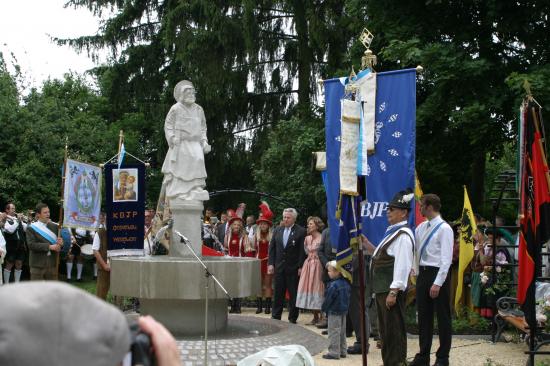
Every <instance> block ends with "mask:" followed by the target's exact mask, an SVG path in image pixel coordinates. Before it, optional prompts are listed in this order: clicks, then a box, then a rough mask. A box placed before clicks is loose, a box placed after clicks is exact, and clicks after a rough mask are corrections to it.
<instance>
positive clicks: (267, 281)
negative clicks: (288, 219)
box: [254, 201, 273, 314]
mask: <svg viewBox="0 0 550 366" xmlns="http://www.w3.org/2000/svg"><path fill="white" fill-rule="evenodd" d="M272 220H273V212H272V211H271V209H270V208H269V205H268V204H267V202H263V201H262V203H261V205H260V217H259V218H258V220H256V225H258V228H257V229H256V233H255V234H254V247H255V248H256V258H258V259H259V260H260V261H261V262H260V272H261V276H262V277H261V281H262V282H261V283H262V293H261V294H259V295H258V298H257V299H256V305H257V309H256V314H259V313H261V312H262V310H264V309H263V308H264V306H265V311H264V312H265V313H266V314H271V296H272V295H273V288H272V286H271V282H272V279H273V275H271V274H268V273H267V260H268V258H269V242H270V241H271V235H272V233H273V232H272V230H271V228H272V226H273V222H272Z"/></svg>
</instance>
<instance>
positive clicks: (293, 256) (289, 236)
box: [267, 208, 306, 323]
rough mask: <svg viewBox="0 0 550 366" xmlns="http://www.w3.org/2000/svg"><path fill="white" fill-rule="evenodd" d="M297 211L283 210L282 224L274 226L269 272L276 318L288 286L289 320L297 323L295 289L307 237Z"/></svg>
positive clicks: (303, 257)
mask: <svg viewBox="0 0 550 366" xmlns="http://www.w3.org/2000/svg"><path fill="white" fill-rule="evenodd" d="M297 217H298V212H296V210H295V209H293V208H286V209H285V210H284V211H283V221H282V226H279V227H277V228H275V230H274V231H273V236H272V238H271V242H270V243H269V259H268V267H267V273H268V274H274V275H275V276H274V280H275V293H274V297H273V313H272V315H271V317H272V318H273V319H278V320H281V315H282V313H283V301H284V298H285V293H286V291H287V290H288V293H289V295H290V299H289V302H288V321H289V322H291V323H296V320H297V319H298V315H299V311H298V308H296V292H297V291H298V280H299V277H300V272H301V270H302V264H303V263H304V261H305V259H306V253H305V251H304V239H305V236H306V230H305V229H304V228H303V227H301V226H299V225H297V224H296V218H297Z"/></svg>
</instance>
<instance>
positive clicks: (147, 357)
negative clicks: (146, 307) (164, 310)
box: [130, 323, 157, 366]
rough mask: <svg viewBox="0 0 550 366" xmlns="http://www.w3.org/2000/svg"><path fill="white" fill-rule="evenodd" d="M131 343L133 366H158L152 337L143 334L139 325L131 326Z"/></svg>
mask: <svg viewBox="0 0 550 366" xmlns="http://www.w3.org/2000/svg"><path fill="white" fill-rule="evenodd" d="M130 341H131V343H130V355H131V363H130V364H131V365H135V366H154V365H156V364H157V363H156V359H155V356H154V355H153V348H152V345H151V337H149V335H148V334H146V333H144V332H142V331H141V330H140V329H139V325H138V324H137V323H132V324H130Z"/></svg>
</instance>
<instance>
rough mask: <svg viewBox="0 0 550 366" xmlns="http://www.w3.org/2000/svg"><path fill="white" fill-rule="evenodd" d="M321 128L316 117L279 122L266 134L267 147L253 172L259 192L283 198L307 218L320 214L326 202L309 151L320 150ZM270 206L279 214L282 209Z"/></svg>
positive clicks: (319, 178)
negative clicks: (306, 215)
mask: <svg viewBox="0 0 550 366" xmlns="http://www.w3.org/2000/svg"><path fill="white" fill-rule="evenodd" d="M321 126H322V121H321V120H319V119H318V118H315V117H308V118H302V119H300V118H296V117H295V118H292V119H290V120H288V121H281V122H279V124H278V125H277V127H275V128H274V130H273V131H272V132H271V133H270V134H269V138H268V141H269V146H268V147H267V148H266V150H265V152H264V154H263V156H262V160H261V161H260V162H259V163H257V164H256V165H255V169H254V180H255V182H256V185H257V187H258V188H259V189H260V190H262V191H267V192H272V193H273V194H276V195H279V196H282V197H284V198H285V199H286V200H288V201H289V202H291V203H295V205H296V206H297V207H296V208H298V209H300V208H301V209H305V211H306V212H307V214H308V215H320V212H321V207H322V205H323V202H324V201H325V193H324V188H323V186H322V183H321V177H320V174H319V172H316V171H314V170H313V167H312V166H311V164H312V163H311V162H312V152H313V151H319V150H322V147H323V142H324V128H322V127H321ZM289 142H290V143H289ZM270 204H271V205H272V206H273V207H272V208H274V209H275V210H274V212H275V213H276V214H277V215H281V213H282V209H283V208H284V207H282V206H281V205H280V204H272V203H271V202H270ZM304 219H305V218H304V217H303V218H300V220H304Z"/></svg>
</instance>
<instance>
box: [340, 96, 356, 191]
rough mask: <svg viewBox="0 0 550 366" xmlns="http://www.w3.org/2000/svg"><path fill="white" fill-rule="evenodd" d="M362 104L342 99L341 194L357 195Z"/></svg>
mask: <svg viewBox="0 0 550 366" xmlns="http://www.w3.org/2000/svg"><path fill="white" fill-rule="evenodd" d="M360 120H361V104H360V103H359V102H356V101H354V100H350V99H342V121H341V123H342V125H341V144H340V192H342V193H344V194H349V195H353V196H355V195H357V194H358V192H357V153H358V148H359V122H360Z"/></svg>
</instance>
